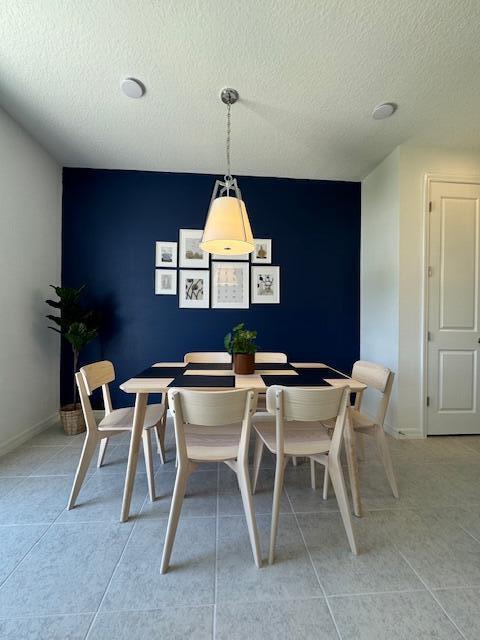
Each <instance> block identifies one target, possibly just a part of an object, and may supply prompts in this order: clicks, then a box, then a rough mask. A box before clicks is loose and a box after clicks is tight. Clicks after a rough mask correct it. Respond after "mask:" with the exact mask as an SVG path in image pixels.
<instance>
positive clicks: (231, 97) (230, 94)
mask: <svg viewBox="0 0 480 640" xmlns="http://www.w3.org/2000/svg"><path fill="white" fill-rule="evenodd" d="M239 97H240V96H239V95H238V91H237V90H236V89H229V88H228V87H227V88H226V89H222V91H221V93H220V98H221V99H222V102H223V103H224V104H235V102H237V100H238V98H239Z"/></svg>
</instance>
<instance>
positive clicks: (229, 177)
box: [225, 101, 232, 188]
mask: <svg viewBox="0 0 480 640" xmlns="http://www.w3.org/2000/svg"><path fill="white" fill-rule="evenodd" d="M231 109H232V103H231V102H230V101H229V102H228V103H227V145H226V156H227V175H226V176H225V181H226V182H231V180H232V172H231V168H230V137H231V133H232V124H231V114H230V112H231ZM227 188H228V187H227Z"/></svg>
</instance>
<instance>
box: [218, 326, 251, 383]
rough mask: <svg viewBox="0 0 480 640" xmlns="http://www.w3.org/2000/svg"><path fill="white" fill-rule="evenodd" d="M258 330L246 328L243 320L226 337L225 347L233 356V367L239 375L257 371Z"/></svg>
mask: <svg viewBox="0 0 480 640" xmlns="http://www.w3.org/2000/svg"><path fill="white" fill-rule="evenodd" d="M256 337H257V332H256V331H249V330H248V329H245V325H244V323H243V322H241V323H240V324H237V326H236V327H233V329H232V331H231V332H230V333H227V335H226V336H225V339H224V345H225V349H226V350H227V351H228V353H230V354H231V355H232V357H233V369H234V371H235V373H238V374H239V375H249V374H251V373H255V352H256V350H257V345H256V344H255V339H256Z"/></svg>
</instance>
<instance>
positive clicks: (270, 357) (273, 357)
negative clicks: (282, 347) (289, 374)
mask: <svg viewBox="0 0 480 640" xmlns="http://www.w3.org/2000/svg"><path fill="white" fill-rule="evenodd" d="M255 362H260V363H262V362H281V363H283V362H287V354H286V353H277V352H275V351H272V352H268V351H257V352H256V354H255Z"/></svg>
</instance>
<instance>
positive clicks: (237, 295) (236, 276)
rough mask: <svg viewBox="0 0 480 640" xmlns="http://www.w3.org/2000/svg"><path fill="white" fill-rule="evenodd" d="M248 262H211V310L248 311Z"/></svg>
mask: <svg viewBox="0 0 480 640" xmlns="http://www.w3.org/2000/svg"><path fill="white" fill-rule="evenodd" d="M249 275H250V274H249V264H248V262H212V309H248V308H249V300H250V287H249V284H250V283H249V280H250V278H249Z"/></svg>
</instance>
